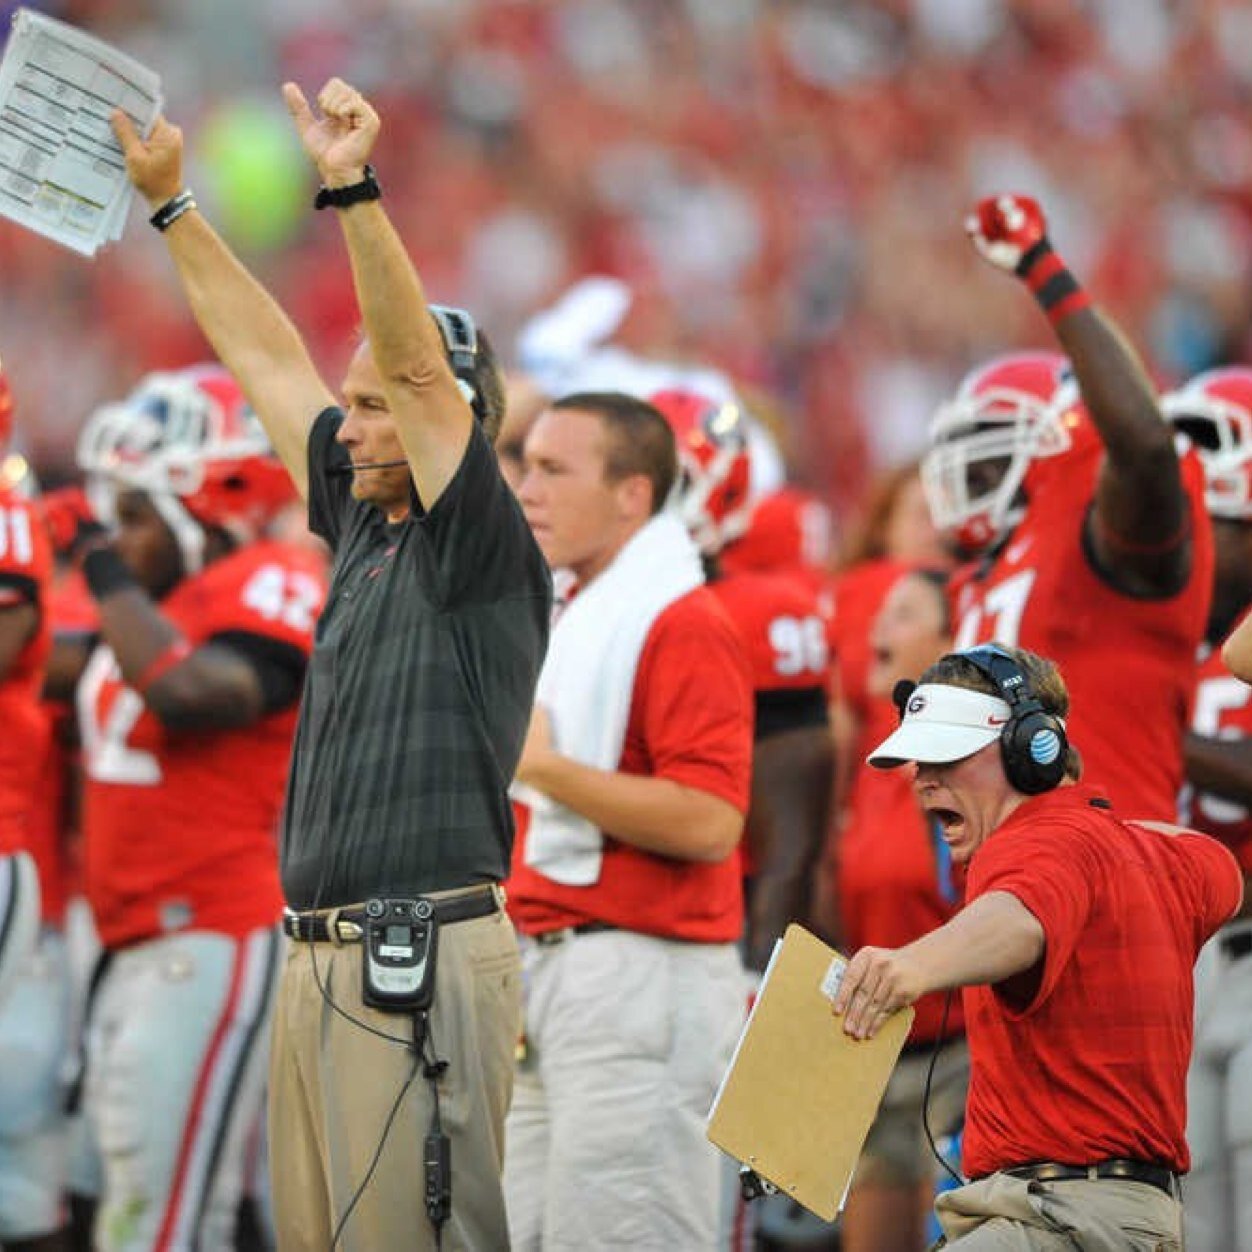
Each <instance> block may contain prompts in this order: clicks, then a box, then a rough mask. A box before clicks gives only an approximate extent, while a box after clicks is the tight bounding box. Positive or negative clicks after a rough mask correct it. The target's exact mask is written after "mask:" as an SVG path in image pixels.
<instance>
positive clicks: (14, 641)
mask: <svg viewBox="0 0 1252 1252" xmlns="http://www.w3.org/2000/svg"><path fill="white" fill-rule="evenodd" d="M5 590H6V588H5V585H4V583H3V582H2V581H0V682H3V681H4V680H5V679H6V678H8V676H9V675H10V674H11V673H12V672H13V666H14V665H15V664H16V663H17V658H18V657H19V656H20V655H21V653H22V649H23V648H25V647H26V645H27V644H28V643H29V642H30V641H31V639H32V638H33V637H34V635H35V631H37V630H38V629H39V609H38V608H37V607H36V606H35V604H34V603H33V602H32V601H30V600H27V599H21V600H17V601H12V600H10V601H8V602H7V603H6V601H5V598H4V596H3V593H4V591H5Z"/></svg>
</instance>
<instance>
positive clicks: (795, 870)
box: [744, 725, 834, 970]
mask: <svg viewBox="0 0 1252 1252" xmlns="http://www.w3.org/2000/svg"><path fill="white" fill-rule="evenodd" d="M833 774H834V747H833V740H832V738H831V732H830V727H829V726H825V725H821V726H814V725H809V726H800V727H793V728H792V729H790V730H784V731H781V732H780V733H778V734H774V735H769V736H768V737H766V738H764V739H758V740H757V741H756V743H755V744H754V745H753V749H752V803H751V805H750V807H749V809H748V820H747V824H746V826H745V830H744V840H745V842H746V844H747V846H748V848H749V850H750V852H751V854H752V862H753V866H754V870H753V875H752V890H751V894H750V896H749V899H748V935H747V963H748V965H749V966H751V967H752V968H753V969H758V970H762V969H764V968H765V965H766V962H768V960H769V956H770V953H771V952H772V951H773V947H774V940H775V939H777V938H779V937H780V936H781V935H782V933H783V931H784V930H786V928H787V924H788V923H789V922H793V921H807V920H808V918H809V913H810V898H811V896H812V894H813V890H814V885H815V882H816V867H817V864H818V860H819V857H820V855H821V851H822V845H823V843H824V841H825V838H826V830H827V827H828V826H829V823H830V807H831V793H832V780H833Z"/></svg>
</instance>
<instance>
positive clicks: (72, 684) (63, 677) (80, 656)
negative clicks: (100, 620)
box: [41, 631, 100, 703]
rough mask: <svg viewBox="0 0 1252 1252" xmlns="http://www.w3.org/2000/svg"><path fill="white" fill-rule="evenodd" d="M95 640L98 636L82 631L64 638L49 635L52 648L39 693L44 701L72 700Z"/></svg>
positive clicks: (63, 701) (62, 636) (54, 634)
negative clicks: (41, 689)
mask: <svg viewBox="0 0 1252 1252" xmlns="http://www.w3.org/2000/svg"><path fill="white" fill-rule="evenodd" d="M99 638H100V637H99V635H96V634H86V633H84V632H82V631H74V632H73V633H71V634H64V635H61V634H57V633H56V632H55V631H54V632H53V635H52V648H51V650H50V651H49V653H48V664H47V666H46V667H45V669H44V676H43V691H42V693H41V694H42V696H43V698H44V699H45V700H55V701H57V702H59V703H67V702H69V701H70V700H72V699H73V698H74V691H75V689H76V688H77V686H78V680H79V679H80V678H81V677H82V676H83V670H85V669H86V668H87V662H88V661H89V660H90V659H91V652H92V649H93V648H94V647H95V646H96V643H97V642H98V641H99Z"/></svg>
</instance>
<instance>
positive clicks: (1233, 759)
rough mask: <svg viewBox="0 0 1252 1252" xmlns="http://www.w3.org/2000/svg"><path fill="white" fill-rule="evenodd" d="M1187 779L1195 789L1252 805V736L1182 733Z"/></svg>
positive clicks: (1237, 802)
mask: <svg viewBox="0 0 1252 1252" xmlns="http://www.w3.org/2000/svg"><path fill="white" fill-rule="evenodd" d="M1183 763H1184V765H1185V767H1186V771H1187V781H1188V782H1189V783H1191V785H1192V786H1193V787H1195V788H1196V790H1198V791H1203V792H1206V793H1208V794H1209V795H1214V796H1220V797H1221V798H1222V799H1223V800H1232V801H1234V803H1236V804H1242V805H1245V806H1247V807H1252V739H1218V738H1215V737H1211V736H1209V735H1197V734H1196V733H1195V732H1194V731H1188V732H1187V734H1186V735H1185V736H1184V737H1183Z"/></svg>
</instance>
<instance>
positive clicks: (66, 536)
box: [39, 487, 104, 557]
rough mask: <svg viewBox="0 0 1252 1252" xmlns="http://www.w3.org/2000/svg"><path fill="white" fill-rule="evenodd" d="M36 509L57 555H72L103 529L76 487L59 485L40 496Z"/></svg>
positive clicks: (84, 496)
mask: <svg viewBox="0 0 1252 1252" xmlns="http://www.w3.org/2000/svg"><path fill="white" fill-rule="evenodd" d="M39 512H40V514H41V515H42V517H43V521H44V525H45V526H46V527H47V528H48V534H49V535H50V536H51V539H52V548H53V551H54V552H56V554H57V555H58V556H62V557H66V556H73V555H75V554H76V553H77V551H78V550H79V548H80V547H81V546H82V545H83V544H84V543H86V542H87V541H89V540H91V539H94V538H96V537H97V536H98V535H101V534H103V533H104V527H103V526H101V524H100V523H99V521H98V520H97V519H96V515H95V513H94V512H93V511H92V508H91V505H90V504H89V503H88V500H87V497H86V495H85V494H84V493H83V491H82V489H81V488H79V487H58V488H57V489H56V490H55V491H46V492H44V494H43V495H42V496H40V497H39Z"/></svg>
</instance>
